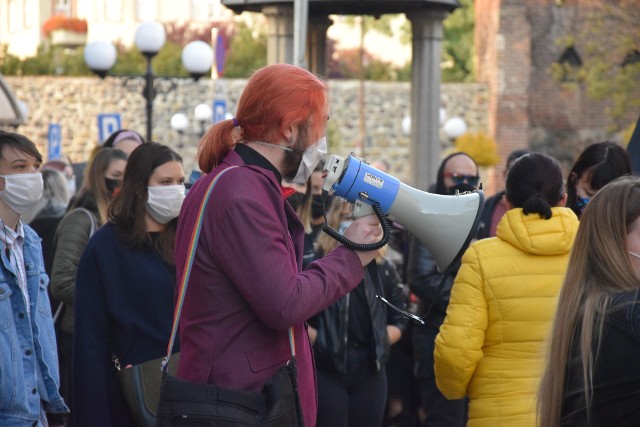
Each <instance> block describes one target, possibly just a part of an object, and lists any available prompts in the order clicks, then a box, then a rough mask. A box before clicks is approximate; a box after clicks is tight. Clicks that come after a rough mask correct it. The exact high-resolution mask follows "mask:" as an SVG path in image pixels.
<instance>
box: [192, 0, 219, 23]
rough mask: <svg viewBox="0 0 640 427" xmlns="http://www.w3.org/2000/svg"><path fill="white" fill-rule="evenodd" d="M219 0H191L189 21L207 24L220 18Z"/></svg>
mask: <svg viewBox="0 0 640 427" xmlns="http://www.w3.org/2000/svg"><path fill="white" fill-rule="evenodd" d="M220 11H221V4H220V0H191V19H192V20H194V21H200V22H209V21H212V20H215V19H218V18H220Z"/></svg>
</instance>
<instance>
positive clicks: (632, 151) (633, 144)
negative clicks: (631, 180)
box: [627, 117, 640, 175]
mask: <svg viewBox="0 0 640 427" xmlns="http://www.w3.org/2000/svg"><path fill="white" fill-rule="evenodd" d="M627 153H629V157H631V171H632V172H633V174H634V175H640V117H638V121H637V122H636V128H635V129H634V130H633V133H632V134H631V139H630V140H629V144H628V145H627Z"/></svg>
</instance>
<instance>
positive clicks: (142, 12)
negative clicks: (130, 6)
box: [136, 0, 158, 22]
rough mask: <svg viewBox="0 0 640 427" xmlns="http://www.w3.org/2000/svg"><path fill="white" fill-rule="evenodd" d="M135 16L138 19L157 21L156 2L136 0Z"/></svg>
mask: <svg viewBox="0 0 640 427" xmlns="http://www.w3.org/2000/svg"><path fill="white" fill-rule="evenodd" d="M136 16H137V17H138V21H143V22H145V21H157V20H158V2H157V1H152V0H136Z"/></svg>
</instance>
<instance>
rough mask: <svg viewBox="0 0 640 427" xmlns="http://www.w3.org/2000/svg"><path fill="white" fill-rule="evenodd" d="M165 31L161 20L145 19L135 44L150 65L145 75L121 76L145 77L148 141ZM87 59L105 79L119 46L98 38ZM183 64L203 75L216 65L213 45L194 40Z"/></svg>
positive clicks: (194, 74) (193, 74) (194, 75)
mask: <svg viewBox="0 0 640 427" xmlns="http://www.w3.org/2000/svg"><path fill="white" fill-rule="evenodd" d="M165 40H166V34H165V31H164V27H163V26H162V24H160V23H158V22H145V23H143V24H141V25H140V26H139V27H138V29H137V30H136V33H135V44H136V46H137V47H138V49H139V50H140V52H142V54H143V55H144V57H145V59H146V61H147V68H146V71H145V73H144V74H143V75H142V76H134V75H118V77H126V78H140V77H142V78H144V88H143V90H142V94H143V95H144V97H145V100H146V115H147V135H146V136H147V141H151V140H152V139H153V135H152V131H153V99H154V98H155V96H156V89H155V87H154V82H155V80H156V79H158V78H167V77H162V76H156V75H155V74H154V73H153V67H152V66H151V60H152V59H153V57H154V56H156V55H157V54H158V52H159V51H160V49H161V48H162V46H163V45H164V42H165ZM84 60H85V62H86V63H87V65H88V66H89V68H90V69H91V70H92V71H93V72H94V73H96V74H97V75H98V76H100V77H101V78H104V77H105V76H106V75H107V74H108V72H109V70H110V69H111V67H113V64H115V62H116V49H115V46H113V44H112V43H111V42H105V41H95V42H93V43H90V44H88V45H87V46H86V48H85V51H84ZM182 64H183V65H184V67H185V68H186V69H187V71H189V73H190V74H191V77H192V78H193V79H194V80H198V79H199V78H200V77H202V76H203V75H204V73H206V72H207V71H208V70H209V69H210V68H211V65H212V64H213V50H212V49H211V46H209V45H208V44H207V43H205V42H202V41H193V42H191V43H189V44H187V45H186V46H185V48H184V49H183V50H182Z"/></svg>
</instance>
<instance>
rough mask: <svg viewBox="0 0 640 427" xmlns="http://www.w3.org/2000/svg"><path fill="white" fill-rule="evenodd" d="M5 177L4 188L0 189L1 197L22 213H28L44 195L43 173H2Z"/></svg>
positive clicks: (8, 204) (14, 209)
mask: <svg viewBox="0 0 640 427" xmlns="http://www.w3.org/2000/svg"><path fill="white" fill-rule="evenodd" d="M0 177H2V178H4V190H2V191H0V199H2V200H3V201H4V202H5V203H6V204H7V206H9V207H10V208H11V209H13V211H15V212H16V213H19V214H20V215H22V214H24V213H26V212H27V211H28V210H29V209H31V207H32V206H33V205H34V204H35V203H36V202H37V201H38V200H40V198H41V197H42V188H43V186H44V185H43V183H42V174H41V173H40V172H35V173H18V174H13V175H0Z"/></svg>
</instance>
